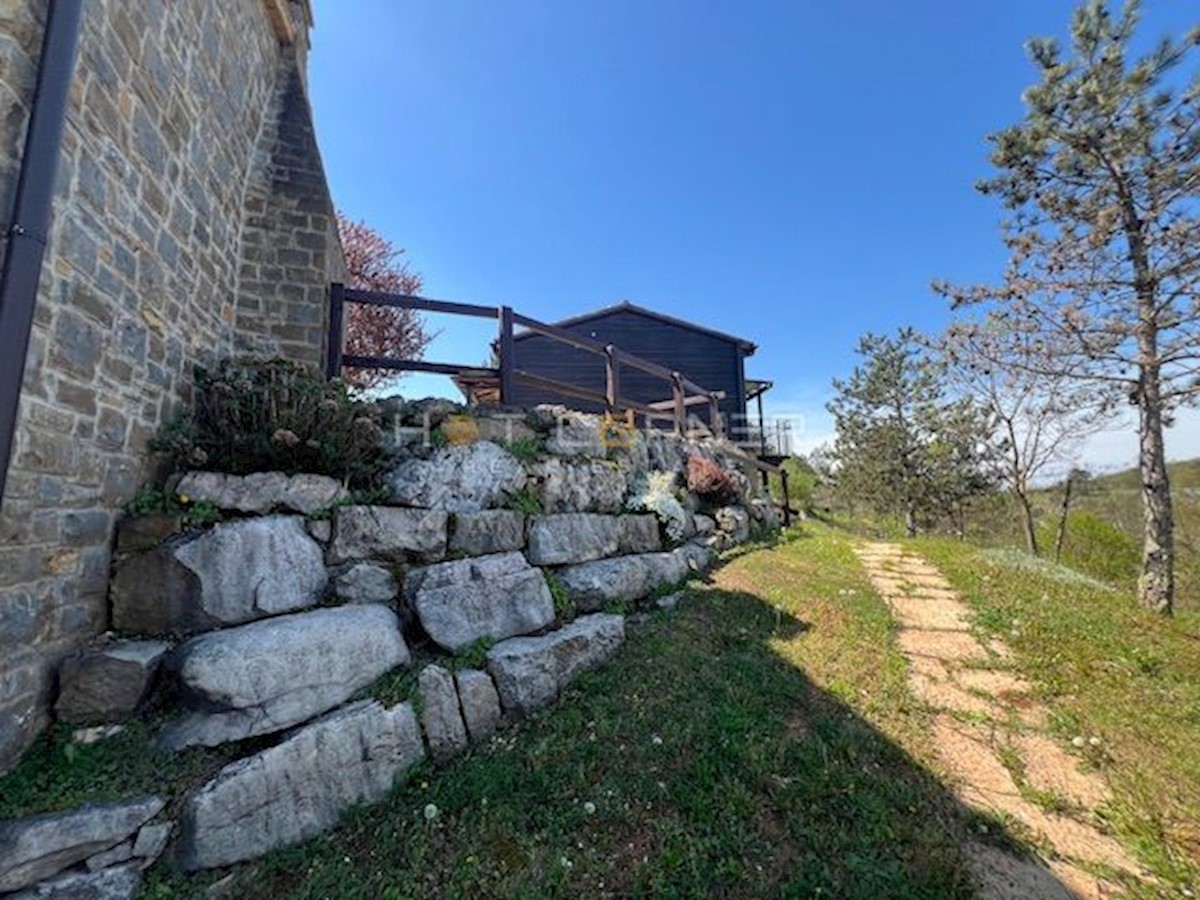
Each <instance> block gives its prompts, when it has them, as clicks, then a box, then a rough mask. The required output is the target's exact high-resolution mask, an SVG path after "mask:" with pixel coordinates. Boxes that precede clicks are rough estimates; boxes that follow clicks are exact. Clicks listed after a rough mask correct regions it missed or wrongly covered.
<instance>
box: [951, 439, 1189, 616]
mask: <svg viewBox="0 0 1200 900" xmlns="http://www.w3.org/2000/svg"><path fill="white" fill-rule="evenodd" d="M1168 469H1169V471H1170V477H1171V493H1172V496H1173V498H1174V501H1175V542H1176V549H1177V551H1178V562H1177V567H1176V577H1177V579H1178V590H1177V597H1176V605H1177V607H1178V608H1179V609H1184V610H1188V609H1192V610H1200V459H1192V460H1185V461H1181V462H1174V463H1170V464H1169V465H1168ZM1033 503H1034V509H1035V511H1036V514H1037V517H1038V523H1039V536H1040V540H1041V543H1042V545H1043V553H1044V554H1048V555H1051V554H1052V553H1053V548H1054V538H1055V534H1056V530H1057V527H1058V517H1059V508H1060V506H1061V504H1062V488H1061V487H1053V488H1047V489H1044V490H1040V491H1035V492H1034V495H1033ZM1071 508H1072V510H1074V511H1075V514H1074V515H1073V516H1072V519H1071V522H1070V527H1069V528H1068V531H1067V540H1066V544H1065V548H1064V554H1063V561H1064V562H1065V563H1067V564H1068V565H1070V566H1072V567H1074V568H1077V569H1079V570H1080V571H1083V572H1086V573H1087V574H1090V575H1092V576H1094V577H1096V578H1100V579H1102V580H1104V581H1107V582H1109V583H1111V584H1114V585H1116V586H1117V587H1120V588H1122V589H1126V588H1132V587H1133V586H1134V585H1135V584H1136V581H1137V574H1138V570H1139V567H1140V560H1141V549H1140V548H1141V530H1142V505H1141V495H1140V493H1139V489H1138V473H1137V470H1136V469H1128V470H1125V471H1122V472H1116V473H1113V474H1111V475H1103V476H1099V477H1097V478H1094V479H1092V480H1091V481H1090V482H1088V483H1087V485H1086V487H1085V488H1084V489H1083V490H1081V491H1076V493H1075V495H1074V497H1073V499H1072V504H1071ZM1091 517H1094V518H1091ZM1097 520H1098V521H1097ZM968 523H969V524H968V528H969V531H970V536H971V538H972V539H973V540H977V541H979V542H980V543H984V544H988V545H992V546H1013V547H1018V546H1019V547H1024V541H1023V538H1022V536H1021V533H1020V529H1019V524H1018V523H1019V520H1018V516H1017V510H1016V506H1015V504H1013V502H1012V501H1011V500H1010V499H1009V498H1006V497H1001V496H997V497H994V498H992V499H990V500H988V501H985V502H982V503H980V504H977V506H976V507H975V508H974V509H973V511H972V514H971V515H970V517H969V519H968Z"/></svg>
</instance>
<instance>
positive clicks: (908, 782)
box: [147, 530, 969, 898]
mask: <svg viewBox="0 0 1200 900" xmlns="http://www.w3.org/2000/svg"><path fill="white" fill-rule="evenodd" d="M890 634H891V623H890V620H889V618H888V615H887V613H886V610H885V608H884V607H883V604H882V603H881V602H880V601H879V600H878V599H877V598H876V597H875V596H874V595H873V594H872V593H871V592H870V591H869V589H868V587H867V585H866V583H865V581H864V579H863V576H862V574H861V572H860V571H859V569H858V567H857V565H856V563H855V562H854V560H853V557H852V555H851V554H850V550H849V547H848V545H847V543H846V542H845V540H844V539H842V538H840V537H837V536H835V535H833V534H831V533H829V532H827V531H824V530H821V531H817V532H815V533H813V534H810V535H809V536H806V537H801V538H798V539H797V540H795V541H793V542H791V543H789V544H786V545H781V546H779V547H776V548H768V549H763V550H759V551H757V552H754V553H749V554H744V555H742V556H741V557H740V558H739V559H737V560H735V561H733V562H732V563H731V564H729V565H728V566H727V567H726V568H725V569H724V570H722V572H721V573H720V575H719V578H718V583H717V584H716V585H714V586H710V587H708V588H700V589H697V590H695V591H693V594H692V596H690V597H689V599H687V600H685V601H684V603H683V605H682V606H681V608H680V610H679V611H678V612H675V613H672V614H667V613H662V612H655V613H654V614H653V615H651V616H650V617H649V619H648V620H647V621H646V622H644V623H642V624H640V625H637V626H634V627H631V628H630V634H629V640H628V642H627V644H626V646H625V648H624V649H623V650H622V652H621V654H620V656H619V658H618V659H617V660H615V661H614V662H613V663H611V664H610V665H608V666H606V667H605V668H604V669H602V670H600V671H597V672H594V673H590V674H589V675H587V676H584V677H582V678H580V679H579V680H578V681H577V682H576V683H575V684H574V685H573V686H572V688H571V690H570V691H569V693H568V696H566V697H565V698H564V700H563V703H562V704H561V705H560V706H559V707H557V708H556V709H554V710H553V711H551V712H549V713H548V714H546V715H544V716H541V717H539V718H537V719H536V720H534V721H532V722H529V723H527V724H525V725H524V726H522V727H521V728H520V729H518V730H515V731H512V732H509V733H508V734H506V735H505V736H503V737H502V738H501V739H500V740H498V741H497V742H495V743H494V744H493V745H492V746H490V747H481V748H475V749H473V750H472V751H471V752H470V753H469V755H467V756H466V757H465V758H463V759H461V760H460V761H458V762H457V763H456V764H454V765H453V766H452V767H451V768H450V769H448V770H446V771H443V772H439V773H437V774H435V773H433V772H432V771H431V770H429V769H423V770H421V771H419V772H416V773H414V775H413V777H412V778H411V779H410V780H409V782H408V784H407V785H406V786H404V787H401V788H400V789H398V790H397V791H396V793H395V795H394V796H393V797H392V798H391V799H390V800H389V801H388V802H385V803H384V804H382V805H379V806H376V807H373V808H370V809H364V810H362V811H361V812H360V813H359V814H357V815H355V816H353V817H352V818H351V820H350V821H349V822H348V823H347V824H346V825H345V826H344V827H343V828H342V829H341V830H339V831H338V832H336V833H334V834H332V835H330V836H328V837H327V838H323V839H319V840H316V841H313V842H310V843H309V844H306V845H304V846H301V847H298V848H294V849H291V850H287V851H283V852H280V853H277V854H275V855H273V856H271V857H269V858H267V859H266V860H264V861H261V862H259V863H256V864H252V865H249V866H245V867H242V868H241V869H239V870H237V878H238V882H237V884H236V887H235V888H234V892H235V893H236V895H237V896H239V897H277V896H297V897H364V898H366V897H371V898H374V897H388V898H399V897H427V896H439V897H443V896H444V897H473V896H512V897H523V896H528V897H534V896H536V897H546V896H589V897H593V896H650V895H653V896H667V897H670V896H697V895H706V896H707V895H727V896H762V895H774V894H784V895H790V896H804V897H807V896H813V895H814V894H817V893H820V892H824V894H825V895H827V896H840V897H872V898H874V897H879V896H888V897H953V896H964V895H967V894H968V893H969V891H968V888H967V887H966V881H965V877H964V874H963V869H962V867H961V860H960V858H959V853H958V838H959V836H960V834H961V829H962V828H963V827H964V826H963V820H962V819H961V818H960V817H959V816H958V815H956V813H955V811H954V807H953V804H952V802H951V801H949V800H948V799H947V797H946V795H945V793H944V791H943V789H942V787H941V786H940V785H939V784H938V783H937V782H936V781H935V780H934V779H933V778H931V777H930V776H929V775H928V774H927V773H926V772H925V770H924V769H923V768H922V767H921V766H920V765H919V764H917V763H915V762H914V761H913V759H912V758H911V757H910V756H909V755H908V753H907V752H906V751H905V749H903V747H904V746H908V747H918V746H919V745H921V742H922V740H923V737H922V728H921V718H920V716H921V713H920V711H919V710H918V709H916V708H914V705H913V702H912V700H911V698H910V697H909V695H908V694H907V691H906V688H905V684H904V665H903V661H902V659H901V658H900V657H899V656H898V655H897V654H896V653H895V651H894V650H893V649H891V645H890ZM864 716H866V717H868V718H869V719H870V720H871V722H868V720H867V718H864ZM872 723H874V724H872ZM427 803H433V804H435V805H436V806H437V808H438V810H439V815H438V817H437V819H436V820H434V821H433V822H431V823H430V822H426V821H425V820H424V817H423V815H422V809H423V807H424V806H425V804H427ZM587 803H592V804H594V805H595V812H594V813H589V812H588V808H587V807H585V804H587ZM215 877H217V875H216V873H209V874H207V875H203V876H198V877H195V878H192V879H185V878H183V877H181V876H177V875H172V874H170V873H169V872H167V871H166V870H165V868H163V869H160V870H159V871H157V872H155V873H154V877H153V879H152V881H151V884H150V885H149V886H148V889H147V895H149V896H163V897H166V896H180V895H188V894H192V893H195V892H197V891H198V890H200V889H201V888H202V886H203V885H204V884H206V883H209V882H211V881H212V880H213V879H214V878H215Z"/></svg>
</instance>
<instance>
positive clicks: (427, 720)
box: [417, 666, 467, 762]
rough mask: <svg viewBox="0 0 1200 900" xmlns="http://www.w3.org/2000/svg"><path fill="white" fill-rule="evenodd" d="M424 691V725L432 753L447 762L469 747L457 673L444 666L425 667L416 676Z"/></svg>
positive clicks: (439, 759) (422, 710)
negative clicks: (459, 702) (456, 679)
mask: <svg viewBox="0 0 1200 900" xmlns="http://www.w3.org/2000/svg"><path fill="white" fill-rule="evenodd" d="M417 689H418V690H419V691H420V693H421V727H422V728H424V729H425V740H427V741H428V742H429V753H430V755H431V756H432V757H433V758H434V759H435V760H437V761H438V762H445V761H446V760H448V759H451V758H453V757H455V756H457V755H458V754H460V753H462V751H464V750H466V749H467V726H466V723H465V722H463V717H462V711H461V710H460V709H459V706H458V691H457V690H455V687H454V676H453V675H451V674H450V672H449V671H448V670H447V669H443V668H442V667H441V666H426V667H425V668H424V669H422V670H421V674H420V675H419V676H418V677H417Z"/></svg>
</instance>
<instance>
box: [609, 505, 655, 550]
mask: <svg viewBox="0 0 1200 900" xmlns="http://www.w3.org/2000/svg"><path fill="white" fill-rule="evenodd" d="M619 525H620V529H621V534H620V537H619V539H618V543H619V546H618V547H617V551H618V552H619V553H656V552H657V551H659V550H661V549H662V535H661V534H660V532H659V528H658V516H656V515H654V514H653V513H649V514H638V513H628V514H626V515H623V516H620V517H619Z"/></svg>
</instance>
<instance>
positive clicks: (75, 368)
mask: <svg viewBox="0 0 1200 900" xmlns="http://www.w3.org/2000/svg"><path fill="white" fill-rule="evenodd" d="M46 7H47V0H0V200H3V206H0V216H5V217H7V215H8V210H10V209H11V204H12V198H13V194H14V188H15V180H16V175H17V172H18V169H19V165H20V156H21V143H22V142H23V139H24V132H25V127H26V123H27V120H28V114H29V105H30V103H31V100H32V93H33V85H34V80H35V76H36V69H37V55H38V53H39V51H40V42H41V37H42V31H43V25H44V19H45V12H46ZM269 8H270V9H274V10H275V11H278V10H280V9H282V10H283V11H284V14H285V15H290V16H291V17H292V22H293V25H294V28H293V29H292V33H293V35H294V43H291V44H289V43H287V42H286V41H283V40H281V34H280V31H279V23H278V20H277V19H276V20H273V19H272V17H271V12H270V9H269ZM306 41H307V24H306V22H305V20H304V10H303V8H302V5H301V4H299V3H295V2H293V0H286V2H283V3H278V2H276V3H272V2H271V0H221V2H219V3H216V2H207V0H181V2H174V0H170V2H169V0H89V2H87V3H86V4H85V11H84V19H83V24H82V31H81V35H80V41H79V56H78V63H77V67H76V74H75V79H74V83H73V85H72V90H71V98H70V108H69V111H68V122H67V128H66V133H65V136H64V144H63V151H62V160H61V167H60V172H59V178H58V183H57V190H56V196H55V205H54V220H53V224H52V227H51V233H50V236H49V243H48V246H47V251H46V259H45V264H44V269H43V276H42V281H41V287H40V293H39V298H38V305H37V310H36V314H35V323H34V330H33V334H32V338H31V345H30V352H29V355H28V358H27V362H26V373H25V380H24V387H23V395H22V401H21V408H20V418H19V426H18V433H17V440H16V446H15V448H14V456H13V460H12V463H11V466H10V469H9V477H8V486H7V490H6V495H5V496H4V498H3V506H2V507H0V770H3V769H4V768H6V767H7V766H8V765H9V764H11V762H12V761H13V760H14V759H15V758H16V756H17V755H18V754H19V753H20V752H21V750H22V749H23V748H24V747H26V746H27V745H28V743H29V742H30V741H31V740H32V739H33V737H34V736H35V735H36V734H37V732H38V731H39V730H40V728H41V727H42V726H43V724H44V723H45V721H46V715H45V709H46V703H47V700H48V696H49V694H50V691H51V689H52V684H51V681H52V679H51V676H50V671H51V669H52V666H53V664H54V663H55V662H56V661H57V660H58V659H59V658H61V656H62V655H63V654H64V653H66V652H67V651H69V650H70V649H71V648H72V647H73V646H75V645H77V644H78V643H80V642H82V641H84V640H86V639H87V638H88V637H89V636H91V635H92V634H95V633H96V632H98V631H101V630H103V629H104V628H106V627H107V625H108V621H107V616H108V613H107V608H106V603H105V590H106V583H107V578H108V570H109V544H110V535H111V530H112V524H113V521H114V517H115V515H116V513H117V511H118V510H119V509H120V508H121V507H122V505H123V504H125V503H126V502H128V501H129V500H130V499H131V497H132V496H133V494H134V492H135V491H136V489H137V488H138V486H139V484H140V483H141V482H142V481H143V478H144V475H145V472H144V468H145V465H146V450H147V445H148V442H149V441H150V439H151V437H152V436H153V434H154V433H155V431H156V430H157V429H158V427H159V426H160V425H161V424H162V423H163V422H164V421H165V420H167V419H169V418H170V417H171V416H172V415H173V414H174V413H175V411H176V410H177V409H178V408H179V407H180V404H181V403H182V402H184V401H186V399H187V391H188V384H189V383H190V374H191V369H192V366H193V365H194V364H196V363H204V362H206V361H211V360H213V359H215V358H217V357H220V356H226V355H229V354H230V353H232V352H235V351H236V350H238V349H240V348H243V347H245V346H248V345H253V346H254V347H255V348H257V349H259V350H263V351H270V352H277V353H282V354H286V355H289V356H292V357H295V358H298V359H301V360H304V361H315V360H317V359H319V358H320V356H321V353H322V346H321V342H322V328H321V326H322V324H323V322H324V316H325V305H326V304H325V296H324V285H325V284H327V283H328V282H329V280H330V278H331V276H335V275H336V274H338V266H339V264H340V247H339V246H338V245H337V243H336V237H335V235H334V234H333V225H332V222H333V211H332V204H331V202H330V199H329V192H328V189H327V188H326V186H325V183H324V175H323V171H322V169H321V164H320V157H319V154H317V153H316V146H315V142H314V140H313V136H312V126H311V117H310V115H309V110H308V103H307V98H306V96H305V95H304V93H303V89H302V88H301V87H300V85H301V84H302V78H301V74H302V73H301V72H300V66H302V65H303V57H304V51H305V49H306V48H305V46H304V45H305V42H306ZM5 224H7V223H5ZM293 248H294V249H293ZM268 263H270V264H271V265H267V264H268ZM260 293H261V294H262V295H264V296H267V295H269V298H268V299H267V300H263V301H259V299H258V297H259V294H260ZM251 330H252V331H253V332H255V333H254V334H250V333H247V332H249V331H251ZM239 332H240V333H239Z"/></svg>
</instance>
